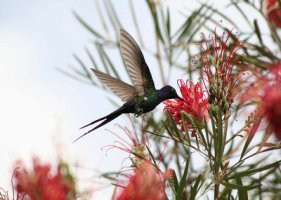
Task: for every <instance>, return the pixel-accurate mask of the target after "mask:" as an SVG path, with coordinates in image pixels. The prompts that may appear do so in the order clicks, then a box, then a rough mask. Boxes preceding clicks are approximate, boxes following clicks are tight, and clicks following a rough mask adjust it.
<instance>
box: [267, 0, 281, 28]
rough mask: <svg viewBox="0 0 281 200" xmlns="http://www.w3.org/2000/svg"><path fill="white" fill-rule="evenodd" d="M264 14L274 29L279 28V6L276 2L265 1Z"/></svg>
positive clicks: (280, 11) (280, 10) (280, 6)
mask: <svg viewBox="0 0 281 200" xmlns="http://www.w3.org/2000/svg"><path fill="white" fill-rule="evenodd" d="M263 9H264V14H265V16H266V17H267V18H268V20H269V21H270V22H271V23H273V24H274V25H275V26H276V27H278V28H281V5H279V2H278V0H265V1H264V5H263Z"/></svg>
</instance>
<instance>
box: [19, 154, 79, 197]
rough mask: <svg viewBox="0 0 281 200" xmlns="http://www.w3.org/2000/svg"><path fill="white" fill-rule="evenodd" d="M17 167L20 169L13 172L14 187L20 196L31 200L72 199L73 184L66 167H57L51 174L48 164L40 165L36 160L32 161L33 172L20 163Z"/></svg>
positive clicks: (73, 192)
mask: <svg viewBox="0 0 281 200" xmlns="http://www.w3.org/2000/svg"><path fill="white" fill-rule="evenodd" d="M17 165H18V166H20V168H19V169H17V170H16V172H15V185H16V190H17V192H18V193H19V194H20V195H24V196H25V195H27V196H29V197H30V199H31V200H51V199H52V200H65V199H68V198H70V197H73V198H74V194H75V191H74V182H73V179H72V176H71V175H70V174H69V173H68V171H67V168H65V167H66V166H64V167H63V165H59V166H58V168H57V172H56V173H55V174H52V173H51V166H50V164H41V163H40V161H39V159H38V158H34V159H33V171H28V170H27V169H26V167H25V166H24V165H23V163H21V162H20V161H19V162H18V163H17ZM66 172H67V174H64V173H66Z"/></svg>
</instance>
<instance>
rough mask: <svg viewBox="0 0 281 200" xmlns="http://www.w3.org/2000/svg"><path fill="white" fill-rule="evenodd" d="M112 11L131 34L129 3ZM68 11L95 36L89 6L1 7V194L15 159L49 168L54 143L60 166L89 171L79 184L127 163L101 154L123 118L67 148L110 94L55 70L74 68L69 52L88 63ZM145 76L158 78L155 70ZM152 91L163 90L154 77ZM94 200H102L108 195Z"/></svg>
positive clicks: (12, 2)
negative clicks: (39, 160) (61, 160)
mask: <svg viewBox="0 0 281 200" xmlns="http://www.w3.org/2000/svg"><path fill="white" fill-rule="evenodd" d="M99 2H101V1H99ZM114 2H115V1H114ZM134 2H136V1H134ZM165 2H166V3H168V4H170V5H171V7H172V9H174V11H175V10H181V11H182V9H183V7H182V5H185V6H186V8H187V5H186V3H185V1H179V0H178V1H172V0H170V1H165ZM114 5H115V7H116V9H117V11H119V12H120V15H121V18H122V19H123V24H124V28H125V29H126V30H127V31H129V32H131V34H132V35H134V34H135V33H136V32H135V30H134V27H132V20H131V19H127V16H128V13H129V12H128V3H127V1H125V0H123V1H118V4H117V3H116V4H114ZM193 7H196V5H188V9H192V8H193ZM136 8H137V13H138V14H142V17H141V19H142V21H141V22H140V25H141V27H142V28H143V30H144V31H143V34H144V35H145V36H147V37H148V38H146V42H147V41H148V43H149V42H150V41H152V39H153V37H154V36H153V37H150V35H151V34H152V33H153V32H152V25H151V21H150V14H149V13H148V12H147V11H148V10H147V7H146V5H145V3H142V2H141V1H138V3H137V5H136ZM73 10H75V11H76V12H77V13H79V14H80V16H82V17H83V18H84V19H85V20H86V21H88V22H89V23H90V24H92V25H93V26H95V27H96V28H97V29H98V30H99V29H101V28H100V27H101V24H100V23H99V21H98V18H97V13H96V10H95V1H94V0H82V1H78V0H61V1H57V0H49V1H36V0H29V1H19V0H0V91H1V96H0V98H1V99H0V124H1V125H0V137H1V139H0V154H1V164H0V177H1V179H0V187H2V188H4V189H9V188H10V186H11V185H10V178H11V174H12V171H11V170H12V166H13V164H14V162H15V160H17V159H21V160H24V161H25V162H30V161H31V158H32V156H33V155H38V156H40V158H42V160H43V161H51V162H53V161H54V160H55V159H56V157H57V148H58V147H57V146H58V145H56V144H57V143H59V144H60V145H61V149H63V150H62V152H61V154H62V155H63V157H64V158H65V160H66V161H69V163H70V164H71V163H78V164H79V165H82V166H84V167H86V168H88V169H91V170H88V171H87V170H86V171H87V172H85V173H81V174H82V175H81V176H82V179H85V180H87V179H90V178H91V176H93V175H94V173H93V171H92V170H94V169H99V170H102V171H112V170H116V171H118V170H119V169H120V167H121V162H122V159H123V158H124V157H125V156H126V154H125V153H122V152H120V151H115V150H113V151H110V152H108V153H107V155H106V152H105V151H102V150H101V148H102V147H103V146H105V145H108V144H112V142H113V140H114V138H112V135H110V134H109V133H108V132H106V131H105V129H110V130H113V131H115V132H122V131H121V130H120V129H118V128H117V127H116V126H114V124H115V123H119V124H120V125H128V123H126V121H125V120H127V118H126V116H124V117H120V118H119V119H117V120H115V121H114V122H112V123H110V124H108V125H106V126H105V127H103V128H101V129H99V130H97V131H96V132H95V133H94V134H90V135H88V136H86V137H85V138H83V139H81V140H80V141H78V142H76V143H74V144H73V143H72V141H73V140H74V139H75V138H76V137H78V136H79V135H80V134H82V133H83V132H81V131H79V130H78V129H79V127H81V126H82V125H84V124H86V123H88V122H90V121H92V120H94V119H97V118H99V117H102V116H103V115H105V114H108V113H110V112H111V111H113V109H115V107H114V106H113V105H111V104H110V103H109V102H108V101H107V99H106V97H109V96H110V94H109V93H107V92H104V91H102V90H100V89H98V88H95V87H92V86H89V85H85V84H83V83H80V82H77V81H75V80H73V79H71V78H69V77H67V76H65V75H63V74H62V73H60V72H59V71H58V70H57V68H60V69H64V70H67V69H68V65H69V64H71V65H74V66H78V64H77V63H76V62H75V60H74V59H73V56H72V54H73V53H76V54H77V55H79V56H81V58H82V59H84V60H87V59H86V55H85V52H84V47H85V46H90V42H91V38H92V37H91V34H90V33H88V32H87V31H86V30H85V29H84V28H83V27H82V26H81V25H80V24H79V22H78V21H77V20H76V19H75V17H74V16H73V14H72V11H73ZM174 20H175V21H174V24H177V23H178V24H179V23H180V22H181V20H182V18H180V14H178V15H177V17H175V18H174ZM149 37H150V38H149ZM148 62H149V61H148ZM88 63H89V62H88ZM89 67H90V66H89ZM122 69H123V68H122ZM151 71H152V72H153V73H152V74H156V73H157V71H155V69H151ZM172 80H173V81H174V82H173V83H171V84H174V86H176V82H175V80H176V78H174V79H172ZM155 84H156V86H157V87H161V82H160V81H159V78H157V77H155ZM112 96H113V95H112ZM112 96H110V97H112ZM97 97H98V98H97ZM116 100H117V98H116ZM119 103H120V105H121V101H119ZM79 171H81V169H79ZM85 174H87V175H85ZM87 176H88V177H87ZM89 176H90V177H89ZM82 182H83V183H84V182H87V181H82ZM88 183H90V182H89V181H88ZM97 195H98V197H103V198H104V199H108V198H109V197H110V195H111V193H110V192H109V193H107V194H105V193H104V192H102V194H98V193H97ZM97 199H100V198H97Z"/></svg>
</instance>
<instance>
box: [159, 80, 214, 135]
mask: <svg viewBox="0 0 281 200" xmlns="http://www.w3.org/2000/svg"><path fill="white" fill-rule="evenodd" d="M178 86H179V88H180V91H181V94H182V97H183V99H184V100H185V102H183V101H181V100H179V99H174V100H167V101H165V102H164V104H165V105H166V107H165V108H164V112H165V113H171V115H172V117H173V119H174V120H175V121H176V122H177V124H179V125H180V130H183V129H184V128H183V122H182V111H184V112H186V113H188V114H189V115H190V116H191V117H192V118H193V120H194V121H196V122H197V124H198V125H202V124H203V120H204V119H205V120H208V108H209V104H208V99H207V97H205V96H204V95H205V94H204V91H203V89H202V86H201V85H200V84H199V83H197V84H196V85H194V84H193V83H192V82H191V81H188V80H187V81H186V82H184V81H183V80H182V79H179V80H178ZM185 123H186V125H187V127H188V128H190V129H192V125H191V123H190V122H189V121H186V122H185Z"/></svg>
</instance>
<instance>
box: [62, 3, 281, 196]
mask: <svg viewBox="0 0 281 200" xmlns="http://www.w3.org/2000/svg"><path fill="white" fill-rule="evenodd" d="M99 2H102V6H103V7H104V8H105V12H106V14H105V16H104V15H103V14H102V12H101V8H100V5H99ZM143 3H144V4H146V5H147V12H149V13H150V15H151V21H152V22H153V25H154V27H151V30H153V31H154V32H155V35H156V39H155V40H156V52H155V51H152V50H148V49H147V48H146V46H145V43H144V40H143V39H142V37H141V31H143V30H142V29H140V25H139V22H140V19H138V18H139V17H140V16H137V15H136V14H135V8H134V4H133V1H128V4H129V7H130V9H131V17H128V18H131V19H132V20H133V23H134V27H135V29H136V31H137V36H138V41H139V44H140V46H141V48H143V49H144V50H146V51H148V52H150V53H151V54H152V55H153V56H154V59H155V60H156V61H157V63H158V67H159V71H160V75H159V76H160V78H161V80H162V83H163V84H167V83H168V82H169V80H170V78H171V75H170V74H171V73H172V72H174V71H175V72H178V73H181V74H183V73H184V74H185V75H184V77H183V78H184V79H185V78H186V77H189V79H191V80H193V79H195V78H196V77H198V76H202V71H200V70H202V66H197V68H195V67H194V63H192V62H191V61H192V60H193V59H194V56H195V54H194V52H193V51H191V47H192V48H193V47H196V48H197V49H198V47H200V44H203V45H204V44H205V42H206V41H204V39H203V38H201V39H197V38H199V37H198V36H199V35H200V32H201V31H203V30H204V31H209V32H211V33H213V30H214V28H215V27H217V28H218V29H223V24H221V23H218V21H217V20H215V19H214V18H213V16H214V15H216V16H219V18H220V19H223V20H225V22H227V23H229V24H230V26H232V27H234V28H237V29H239V32H240V33H239V36H238V35H236V34H233V33H232V32H231V31H229V30H227V29H226V32H227V33H228V34H229V37H230V40H229V46H230V47H231V45H233V44H235V43H237V42H238V41H241V39H238V37H239V38H243V39H242V41H241V43H243V44H244V45H243V46H242V47H241V51H242V54H243V55H244V56H243V57H241V58H239V63H237V66H236V67H235V68H234V70H233V74H238V73H239V72H244V70H245V69H244V68H243V66H254V69H255V70H263V72H264V73H266V72H267V71H268V65H269V64H270V63H274V62H276V61H278V60H280V57H281V53H280V52H281V39H280V34H278V31H277V30H276V27H274V26H272V25H271V24H270V23H269V21H268V20H267V18H266V16H264V14H263V13H262V11H261V2H260V3H259V4H258V5H256V3H255V1H230V4H229V5H228V7H231V8H234V9H236V10H237V11H238V13H240V15H241V16H240V17H241V18H242V19H243V20H244V22H246V23H247V24H248V26H249V27H250V29H251V32H248V31H243V30H240V27H239V23H238V22H237V21H236V20H235V18H233V16H231V14H230V13H227V14H225V12H222V11H220V10H218V9H216V8H215V7H213V6H212V5H209V4H200V5H199V6H198V8H197V9H196V10H193V11H190V12H189V13H185V14H184V15H183V16H182V18H183V20H182V24H181V25H180V26H179V27H174V26H173V21H172V15H173V14H175V13H174V12H172V11H171V9H170V8H169V7H167V6H164V5H163V4H161V3H159V4H158V3H155V1H151V0H146V1H144V2H143ZM244 5H247V6H248V7H249V9H251V10H252V11H253V12H256V14H257V15H259V16H261V17H263V19H264V21H265V22H266V23H267V24H268V26H267V27H261V26H260V22H259V21H258V20H257V19H253V20H251V19H250V18H249V17H248V13H247V12H246V11H245V10H244ZM96 8H97V13H99V17H100V22H101V25H100V27H101V28H102V29H103V30H102V32H101V31H97V30H96V29H95V28H93V26H90V25H89V23H88V22H86V20H84V19H82V17H80V15H79V14H77V13H75V12H74V15H75V17H76V18H77V20H78V21H79V22H80V23H81V25H82V26H83V27H84V28H85V29H87V30H88V31H89V32H90V33H91V34H92V36H93V41H94V42H93V45H94V48H95V50H96V52H97V53H96V54H94V53H92V52H91V51H90V50H89V48H85V52H86V55H87V56H88V58H89V60H90V62H91V66H87V65H85V64H84V62H83V61H82V60H81V59H80V58H79V57H78V56H77V55H74V59H75V60H76V62H77V63H78V66H77V67H76V68H72V69H70V70H72V72H69V70H65V71H64V72H65V73H67V74H68V75H71V76H72V77H75V78H76V79H77V80H80V81H83V82H87V83H91V84H92V85H93V86H95V87H102V86H101V84H98V83H97V81H96V80H97V79H96V78H95V77H93V75H92V74H91V72H89V68H92V67H93V68H95V69H98V70H101V71H105V72H106V73H107V74H109V75H111V76H114V77H117V78H121V77H120V74H119V72H120V68H117V67H116V66H117V65H116V64H115V63H116V61H115V60H112V59H111V56H110V53H108V52H107V50H108V49H115V50H118V51H119V44H118V39H117V37H118V31H119V28H120V27H121V26H122V25H121V22H122V20H123V19H122V20H121V19H120V17H119V14H118V11H117V10H115V8H114V4H112V2H111V1H110V0H106V1H97V6H96ZM105 18H107V19H108V20H107V21H105ZM265 28H266V29H267V30H268V31H269V34H270V37H269V36H268V35H266V34H265V33H264V31H265V30H264V29H265ZM109 30H113V31H114V33H113V34H114V35H113V36H112V34H111V33H110V31H109ZM105 35H106V36H105ZM109 38H114V39H109ZM268 38H269V39H270V40H272V41H274V44H275V45H274V46H273V47H272V46H270V45H269V44H268V42H265V41H268ZM217 39H218V41H221V38H217ZM196 44H199V45H196ZM249 47H250V48H249ZM214 48H215V47H214V46H212V44H210V45H209V50H210V51H212V50H213V49H214ZM198 50H202V49H198ZM230 50H231V48H228V49H225V51H226V52H229V51H230ZM201 53H202V52H201ZM199 55H202V54H200V53H199ZM237 59H238V58H237ZM181 61H182V62H181ZM98 63H99V64H98ZM124 69H125V66H124ZM198 69H199V70H198ZM153 76H155V75H153ZM179 78H180V77H179ZM201 81H203V80H201ZM210 85H211V84H210ZM210 85H206V87H210ZM235 87H239V85H238V86H237V85H236V86H235ZM207 89H209V88H207ZM230 104H231V103H230ZM252 105H253V103H250V104H246V103H245V104H243V103H241V102H238V100H237V98H236V99H234V102H233V104H231V106H228V107H227V108H226V106H225V105H223V104H222V103H221V102H219V101H216V102H214V103H210V109H209V118H210V120H209V122H207V121H204V123H203V124H198V121H196V119H195V118H194V116H192V115H191V114H189V113H186V112H183V114H182V118H181V120H182V122H183V127H184V128H183V129H184V130H179V128H178V125H177V122H176V121H175V120H174V119H173V118H172V116H171V115H169V114H168V115H167V117H162V116H161V117H160V119H159V117H155V115H153V114H149V115H148V116H146V117H145V122H144V123H143V124H144V130H145V131H146V132H147V133H149V135H150V137H149V139H150V143H151V146H152V147H153V148H152V149H156V151H157V152H158V153H161V152H162V151H161V149H162V148H163V147H164V146H165V141H167V140H169V141H172V142H170V143H169V145H167V147H166V150H165V152H164V156H163V158H162V160H159V161H157V158H155V157H154V153H153V152H152V150H151V148H149V147H147V150H148V152H149V155H150V156H149V157H150V158H151V159H152V160H153V163H154V164H155V165H156V164H157V162H159V163H161V165H160V168H161V167H164V169H163V170H166V169H169V168H170V167H172V166H176V168H177V173H176V176H173V177H172V178H171V179H170V180H169V187H170V190H171V191H172V194H171V195H170V196H169V199H176V200H182V199H199V198H201V197H202V198H203V199H205V198H206V196H208V197H209V198H216V199H256V198H260V199H263V198H266V197H268V198H272V199H277V198H278V197H280V191H281V189H280V177H281V175H280V164H281V161H280V160H278V161H276V158H274V156H272V157H271V152H275V151H279V154H280V148H281V145H280V143H269V142H267V140H268V137H269V135H268V134H267V132H266V131H265V132H264V134H260V137H259V138H257V136H256V133H257V132H258V131H259V127H260V124H261V121H262V118H255V119H253V118H251V117H248V119H246V120H245V123H244V125H243V126H242V127H241V128H239V127H240V126H241V123H240V124H239V123H237V118H241V119H242V117H241V113H247V109H248V107H250V106H252ZM139 121H140V120H136V123H137V124H140V122H139ZM240 122H241V121H240ZM190 125H191V126H190ZM190 127H191V128H192V129H193V130H194V131H195V132H196V134H195V136H193V137H192V136H191V135H190V133H191V131H190ZM268 132H270V131H269V130H268ZM257 141H258V142H257ZM261 155H265V156H266V157H268V159H263V158H262V157H261ZM198 157H201V158H203V161H202V162H201V164H198V162H197V158H198ZM278 159H279V158H278ZM158 166H159V164H158ZM112 175H113V174H112V173H107V174H103V176H104V177H107V178H108V179H110V180H112V179H115V178H114V177H113V176H112ZM264 183H267V184H266V186H265V184H264ZM278 189H279V190H278ZM211 191H213V193H214V197H211V196H210V194H212V192H211Z"/></svg>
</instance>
